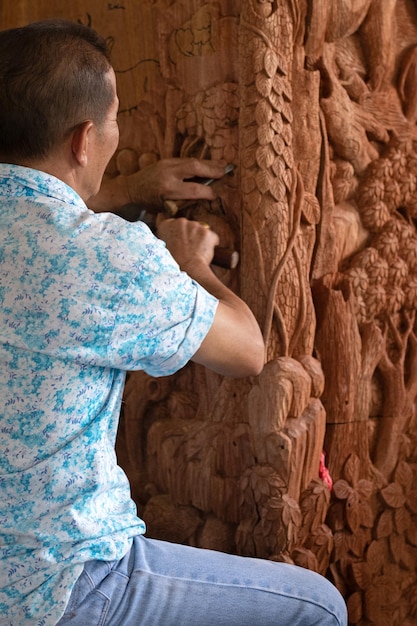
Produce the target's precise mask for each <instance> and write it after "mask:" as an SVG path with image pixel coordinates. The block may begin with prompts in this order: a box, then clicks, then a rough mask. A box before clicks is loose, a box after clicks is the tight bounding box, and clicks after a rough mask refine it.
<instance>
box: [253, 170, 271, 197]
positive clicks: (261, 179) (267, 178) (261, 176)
mask: <svg viewBox="0 0 417 626" xmlns="http://www.w3.org/2000/svg"><path fill="white" fill-rule="evenodd" d="M256 183H257V185H258V189H259V191H260V192H261V193H263V194H264V193H266V192H267V191H268V189H270V187H271V185H272V183H273V178H272V176H271V174H270V173H269V172H268V171H266V170H261V171H260V172H258V174H257V175H256Z"/></svg>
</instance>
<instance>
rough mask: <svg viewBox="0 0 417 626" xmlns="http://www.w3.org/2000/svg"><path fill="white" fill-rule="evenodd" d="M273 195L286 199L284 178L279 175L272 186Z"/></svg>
mask: <svg viewBox="0 0 417 626" xmlns="http://www.w3.org/2000/svg"><path fill="white" fill-rule="evenodd" d="M270 192H271V195H272V196H273V197H274V198H275V200H278V201H281V200H284V199H285V195H286V190H285V185H284V183H283V182H282V180H281V179H280V178H278V177H276V178H274V182H273V183H272V185H271V187H270Z"/></svg>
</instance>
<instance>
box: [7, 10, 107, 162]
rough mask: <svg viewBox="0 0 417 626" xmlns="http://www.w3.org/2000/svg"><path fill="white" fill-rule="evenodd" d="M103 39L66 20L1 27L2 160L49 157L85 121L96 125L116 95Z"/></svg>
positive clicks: (27, 160)
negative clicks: (3, 29) (2, 29)
mask: <svg viewBox="0 0 417 626" xmlns="http://www.w3.org/2000/svg"><path fill="white" fill-rule="evenodd" d="M110 72H112V70H111V65H110V61H109V52H108V50H107V47H106V44H105V41H104V40H103V39H102V38H101V37H99V35H97V33H96V32H95V31H93V30H92V29H90V28H87V27H85V26H82V25H80V24H76V23H73V22H69V21H65V20H46V21H43V22H37V23H34V24H29V25H28V26H25V27H22V28H14V29H10V30H5V31H2V32H0V161H3V162H9V163H10V162H11V163H20V164H21V163H27V162H36V161H42V160H43V159H46V158H48V156H50V155H51V154H52V153H53V152H54V151H55V150H56V148H57V147H58V146H60V145H61V144H62V143H63V142H64V141H65V140H66V139H67V138H68V137H69V136H70V135H71V133H72V132H73V130H74V129H76V128H77V127H78V126H79V125H82V124H83V123H84V122H85V121H86V120H91V121H92V122H93V123H94V125H95V126H96V127H97V129H100V127H101V125H102V123H103V122H104V121H105V118H106V115H107V114H108V111H109V109H110V107H111V106H112V103H113V101H114V98H115V87H114V84H113V83H112V81H110V80H109V75H110Z"/></svg>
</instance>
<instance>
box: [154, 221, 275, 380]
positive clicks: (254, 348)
mask: <svg viewBox="0 0 417 626" xmlns="http://www.w3.org/2000/svg"><path fill="white" fill-rule="evenodd" d="M158 235H159V237H160V238H161V239H163V240H164V241H165V243H166V245H167V248H168V250H169V251H170V252H171V254H172V256H173V257H174V258H175V260H176V261H177V263H178V264H179V266H180V267H181V269H182V270H184V271H185V272H186V273H187V274H188V275H189V276H190V277H191V278H193V279H194V280H195V281H196V282H198V283H199V284H200V285H201V286H202V287H204V288H205V289H206V290H207V291H208V292H209V293H211V294H212V295H213V296H215V297H216V298H217V299H218V300H219V305H218V308H217V311H216V314H215V317H214V321H213V324H212V326H211V328H210V330H209V332H208V334H207V335H206V337H205V339H204V340H203V343H202V344H201V346H200V348H199V349H198V350H197V352H196V353H195V354H194V356H193V358H192V361H195V362H196V363H200V364H201V365H205V366H206V367H208V368H209V369H212V370H214V371H216V372H218V373H219V374H222V375H225V376H234V377H241V376H256V375H257V374H259V373H260V371H261V370H262V367H263V365H264V342H263V339H262V334H261V331H260V329H259V326H258V323H257V321H256V319H255V317H254V315H253V313H252V312H251V311H250V309H249V307H248V306H247V305H246V304H245V303H244V302H243V300H241V299H240V298H239V297H238V296H237V295H236V294H235V293H233V292H232V291H231V290H230V289H228V288H227V287H226V286H225V285H224V284H223V283H222V282H221V281H220V280H219V279H218V278H217V277H216V276H215V274H214V273H213V272H212V270H211V268H210V261H211V259H212V257H213V250H214V246H215V245H217V244H218V236H217V235H216V233H214V232H213V231H211V230H209V229H207V228H205V227H204V226H202V225H201V224H199V222H193V221H189V220H186V219H184V218H178V219H170V220H165V221H163V222H162V223H161V224H160V226H159V229H158Z"/></svg>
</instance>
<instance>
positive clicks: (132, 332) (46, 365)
mask: <svg viewBox="0 0 417 626" xmlns="http://www.w3.org/2000/svg"><path fill="white" fill-rule="evenodd" d="M216 307H217V300H216V299H215V298H213V297H212V296H211V295H210V294H208V293H207V292H206V291H205V290H204V289H203V288H201V287H200V286H199V285H197V284H196V283H195V282H194V281H192V280H191V279H190V278H189V277H188V276H187V275H186V274H185V273H183V272H181V271H180V270H179V267H178V265H177V264H176V262H175V261H174V260H173V258H172V257H171V255H170V254H169V253H168V252H167V250H166V248H165V245H164V243H163V242H161V241H160V240H158V239H156V238H155V237H154V236H153V234H152V233H151V232H150V230H149V229H148V228H147V227H146V226H145V225H144V224H142V223H141V222H138V223H134V224H131V223H128V222H125V221H124V220H122V219H120V218H118V217H116V216H114V215H112V214H110V213H102V214H94V213H93V212H92V211H90V210H89V209H88V208H87V207H86V206H85V204H84V202H83V201H82V200H81V198H80V197H79V196H78V195H77V194H76V192H75V191H74V190H73V189H71V188H70V187H68V186H67V185H66V184H64V183H63V182H62V181H60V180H58V179H56V178H54V177H52V176H50V175H47V174H45V173H43V172H39V171H36V170H32V169H29V168H25V167H20V166H14V165H7V164H0V372H1V374H0V624H7V625H8V626H9V625H13V626H25V625H26V624H27V625H29V624H30V625H34V626H35V625H37V626H40V625H42V626H48V625H52V624H56V622H57V621H58V620H59V618H60V617H61V615H62V613H63V612H64V609H65V606H66V604H67V602H68V599H69V596H70V593H71V589H72V587H73V585H74V583H75V581H76V579H77V578H78V576H79V575H80V574H81V571H82V569H83V563H84V562H85V561H88V560H91V559H100V560H110V561H111V560H115V559H120V558H121V557H122V556H123V555H124V554H125V553H126V552H127V550H128V549H129V547H130V544H131V538H132V537H133V536H134V535H136V534H138V533H143V532H144V530H145V528H144V523H143V522H142V521H141V520H140V519H139V518H138V517H137V512H136V507H135V505H134V503H133V502H132V500H131V497H130V488H129V484H128V481H127V478H126V476H125V474H124V472H123V471H122V470H121V468H120V467H118V465H117V462H116V456H115V450H114V444H115V438H116V431H117V425H118V417H119V409H120V404H121V397H122V391H123V387H124V381H125V372H126V371H127V370H139V369H143V370H145V371H146V372H148V373H149V374H151V375H153V376H161V375H167V374H171V373H173V372H175V371H177V370H178V369H180V368H181V367H182V366H183V365H185V363H187V361H188V360H189V359H190V358H191V357H192V356H193V354H194V353H195V352H196V350H197V349H198V348H199V346H200V344H201V342H202V340H203V339H204V337H205V335H206V334H207V332H208V330H209V328H210V326H211V324H212V321H213V317H214V313H215V310H216Z"/></svg>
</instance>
